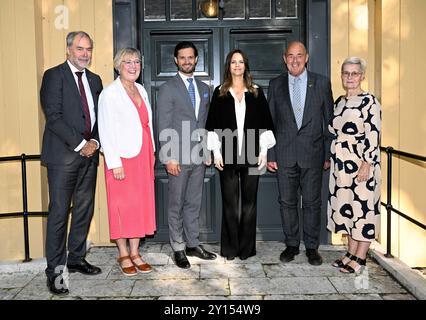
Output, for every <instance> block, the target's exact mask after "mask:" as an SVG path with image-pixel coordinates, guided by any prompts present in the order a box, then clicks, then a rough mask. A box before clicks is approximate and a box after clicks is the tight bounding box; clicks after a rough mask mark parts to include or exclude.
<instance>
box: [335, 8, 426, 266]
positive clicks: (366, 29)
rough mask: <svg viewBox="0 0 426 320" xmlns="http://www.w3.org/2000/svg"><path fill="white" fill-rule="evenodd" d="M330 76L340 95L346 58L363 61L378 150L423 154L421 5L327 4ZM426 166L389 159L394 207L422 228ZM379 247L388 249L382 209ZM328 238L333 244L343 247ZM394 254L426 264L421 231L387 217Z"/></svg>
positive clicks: (425, 113)
mask: <svg viewBox="0 0 426 320" xmlns="http://www.w3.org/2000/svg"><path fill="white" fill-rule="evenodd" d="M331 17H332V18H331V47H332V50H331V75H332V83H333V93H334V97H335V98H337V97H338V96H339V95H341V94H343V93H344V91H343V89H342V87H341V81H340V66H341V63H342V61H343V60H344V59H345V58H346V57H348V56H360V57H362V58H364V59H366V60H367V64H368V66H367V76H366V80H365V81H364V83H363V88H364V90H368V91H370V92H372V93H374V94H375V95H376V96H377V97H378V98H379V100H380V101H381V103H382V146H392V147H394V148H395V149H399V150H402V151H406V152H410V153H416V154H420V155H426V142H425V140H424V137H426V108H425V107H424V101H425V99H426V90H425V89H424V88H423V87H424V85H423V83H424V82H423V77H424V76H423V75H424V74H425V72H426V64H425V63H423V61H424V57H423V55H424V52H425V49H426V43H425V42H424V41H421V40H420V39H423V38H424V36H425V33H424V31H423V30H424V29H425V26H426V1H423V0H381V1H380V0H377V1H374V0H332V1H331ZM425 169H426V165H425V164H421V163H419V162H416V161H409V160H407V159H400V160H398V159H397V158H394V159H393V177H392V183H393V188H392V204H393V206H394V207H395V208H397V209H398V210H400V211H402V212H404V213H405V214H407V215H408V216H410V217H412V218H414V219H416V220H419V221H420V222H422V223H423V224H426V197H425V196H424V189H425V187H426V170H425ZM386 171H387V163H386V155H385V154H383V153H382V177H383V181H382V201H383V202H386V201H387V199H386V184H387V177H386ZM381 212H382V219H381V221H382V229H381V236H380V242H381V243H382V244H386V237H387V234H386V223H387V215H386V210H385V209H384V208H382V211H381ZM340 242H341V239H340V236H336V235H333V243H340ZM392 254H393V255H394V256H397V257H399V258H400V259H401V260H403V261H404V262H405V263H407V264H408V265H410V266H425V265H426V231H424V230H422V229H420V228H419V227H417V226H415V225H412V224H411V223H409V222H408V221H406V220H405V219H403V218H400V217H399V216H398V215H396V214H394V213H393V214H392Z"/></svg>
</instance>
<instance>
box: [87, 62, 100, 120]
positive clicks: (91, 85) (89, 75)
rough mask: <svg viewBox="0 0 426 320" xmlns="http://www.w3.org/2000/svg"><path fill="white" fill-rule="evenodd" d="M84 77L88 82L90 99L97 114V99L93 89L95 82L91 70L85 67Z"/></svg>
mask: <svg viewBox="0 0 426 320" xmlns="http://www.w3.org/2000/svg"><path fill="white" fill-rule="evenodd" d="M86 77H87V81H88V82H89V87H90V92H91V93H92V99H93V105H94V106H95V114H97V111H98V101H97V94H96V91H95V83H94V81H95V80H94V78H93V74H92V72H90V71H89V70H87V69H86Z"/></svg>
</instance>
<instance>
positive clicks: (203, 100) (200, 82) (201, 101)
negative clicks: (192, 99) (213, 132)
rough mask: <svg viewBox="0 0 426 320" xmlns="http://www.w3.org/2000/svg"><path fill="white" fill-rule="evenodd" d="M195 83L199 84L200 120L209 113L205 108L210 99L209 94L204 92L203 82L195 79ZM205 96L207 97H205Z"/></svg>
mask: <svg viewBox="0 0 426 320" xmlns="http://www.w3.org/2000/svg"><path fill="white" fill-rule="evenodd" d="M194 79H195V78H194ZM195 82H196V83H197V90H198V94H199V96H200V107H199V108H198V119H199V118H200V115H202V114H204V112H206V111H207V110H206V108H204V106H205V105H206V102H205V100H206V98H208V92H205V91H203V82H202V81H201V80H198V79H195ZM205 94H206V95H207V96H205Z"/></svg>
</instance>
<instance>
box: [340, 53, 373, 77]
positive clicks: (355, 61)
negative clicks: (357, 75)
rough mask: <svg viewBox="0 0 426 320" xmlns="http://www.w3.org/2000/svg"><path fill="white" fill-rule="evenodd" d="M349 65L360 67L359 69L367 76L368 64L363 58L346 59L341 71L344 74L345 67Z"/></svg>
mask: <svg viewBox="0 0 426 320" xmlns="http://www.w3.org/2000/svg"><path fill="white" fill-rule="evenodd" d="M347 64H357V65H359V69H360V70H361V72H362V74H365V70H366V69H367V62H365V60H364V59H362V58H358V57H349V58H346V59H345V61H343V63H342V69H341V71H342V72H343V68H344V66H346V65H347Z"/></svg>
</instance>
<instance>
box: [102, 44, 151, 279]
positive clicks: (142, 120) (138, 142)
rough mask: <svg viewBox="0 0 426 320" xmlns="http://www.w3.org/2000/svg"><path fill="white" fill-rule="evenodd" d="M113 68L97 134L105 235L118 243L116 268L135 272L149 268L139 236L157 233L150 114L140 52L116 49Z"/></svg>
mask: <svg viewBox="0 0 426 320" xmlns="http://www.w3.org/2000/svg"><path fill="white" fill-rule="evenodd" d="M114 68H115V69H116V70H117V71H118V72H119V77H117V79H116V80H115V81H114V82H112V83H111V84H110V85H109V86H108V87H106V88H105V89H104V90H103V91H102V93H101V95H100V98H99V111H98V125H99V136H100V140H101V148H102V151H103V153H104V157H105V182H106V189H107V200H108V218H109V229H110V238H111V239H112V240H115V242H116V243H117V246H118V250H119V258H118V259H117V261H118V263H119V265H120V268H121V271H122V272H123V274H124V275H126V276H133V275H136V274H137V271H138V270H139V271H140V272H145V273H146V272H150V271H152V267H151V266H150V265H149V264H148V263H146V262H144V261H143V260H142V258H141V256H140V254H139V242H140V238H143V237H145V235H152V234H154V232H155V231H156V224H155V195H154V162H155V157H154V140H153V137H152V112H151V106H150V104H149V101H148V95H147V93H146V91H145V89H144V87H143V86H142V85H140V84H139V83H136V80H137V79H138V77H139V74H140V71H141V55H140V52H139V51H138V50H137V49H134V48H125V49H122V50H120V51H119V52H118V53H117V54H116V56H115V57H114ZM128 244H129V247H128Z"/></svg>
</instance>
